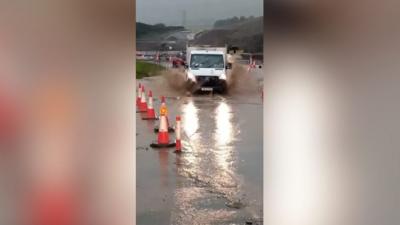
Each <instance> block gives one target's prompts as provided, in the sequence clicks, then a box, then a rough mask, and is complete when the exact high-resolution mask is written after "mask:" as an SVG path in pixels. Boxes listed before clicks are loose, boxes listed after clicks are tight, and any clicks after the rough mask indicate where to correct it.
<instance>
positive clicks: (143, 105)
mask: <svg viewBox="0 0 400 225" xmlns="http://www.w3.org/2000/svg"><path fill="white" fill-rule="evenodd" d="M139 112H147V103H146V92H145V90H144V86H143V85H142V96H141V98H140V105H139Z"/></svg>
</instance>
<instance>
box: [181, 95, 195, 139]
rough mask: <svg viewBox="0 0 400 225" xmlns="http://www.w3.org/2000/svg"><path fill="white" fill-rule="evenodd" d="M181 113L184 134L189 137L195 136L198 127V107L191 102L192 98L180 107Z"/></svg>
mask: <svg viewBox="0 0 400 225" xmlns="http://www.w3.org/2000/svg"><path fill="white" fill-rule="evenodd" d="M182 113H183V129H184V131H185V133H186V135H187V136H188V137H190V138H193V139H194V138H195V137H194V135H195V134H196V131H197V129H199V116H198V109H197V108H196V106H195V105H194V103H193V100H190V101H189V102H188V103H187V104H186V105H183V107H182Z"/></svg>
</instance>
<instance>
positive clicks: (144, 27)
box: [136, 22, 185, 38]
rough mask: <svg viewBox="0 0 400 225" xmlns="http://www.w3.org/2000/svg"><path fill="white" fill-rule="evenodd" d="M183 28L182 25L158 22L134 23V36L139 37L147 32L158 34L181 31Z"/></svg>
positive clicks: (147, 33)
mask: <svg viewBox="0 0 400 225" xmlns="http://www.w3.org/2000/svg"><path fill="white" fill-rule="evenodd" d="M184 29H185V28H184V27H182V26H165V25H164V24H162V23H158V24H155V25H150V24H145V23H140V22H137V23H136V37H137V38H141V37H143V36H145V35H149V34H159V33H165V32H170V31H181V30H184Z"/></svg>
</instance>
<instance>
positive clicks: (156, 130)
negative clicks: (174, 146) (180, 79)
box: [154, 96, 175, 133]
mask: <svg viewBox="0 0 400 225" xmlns="http://www.w3.org/2000/svg"><path fill="white" fill-rule="evenodd" d="M163 109H165V110H166V114H165V118H166V121H167V127H168V132H170V133H171V132H174V131H175V130H174V128H173V127H170V126H169V121H168V114H167V111H168V110H167V104H166V103H165V97H164V96H161V106H160V114H161V111H162V110H163ZM160 124H161V123H160ZM158 131H159V127H155V128H154V132H156V133H158Z"/></svg>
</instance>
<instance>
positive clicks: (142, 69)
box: [136, 60, 165, 79]
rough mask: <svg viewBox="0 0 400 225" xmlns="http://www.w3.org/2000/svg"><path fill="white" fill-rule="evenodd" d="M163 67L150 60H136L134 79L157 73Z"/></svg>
mask: <svg viewBox="0 0 400 225" xmlns="http://www.w3.org/2000/svg"><path fill="white" fill-rule="evenodd" d="M164 69H165V68H164V67H162V66H160V65H157V64H154V63H150V62H145V61H141V60H136V79H142V78H143V77H151V76H155V75H159V74H160V72H161V71H163V70H164Z"/></svg>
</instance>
